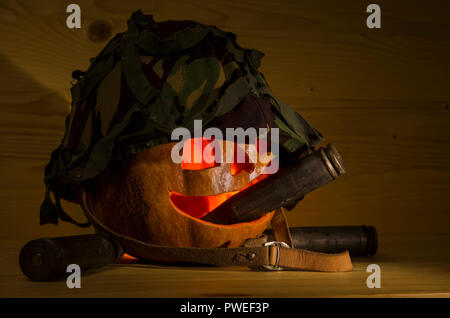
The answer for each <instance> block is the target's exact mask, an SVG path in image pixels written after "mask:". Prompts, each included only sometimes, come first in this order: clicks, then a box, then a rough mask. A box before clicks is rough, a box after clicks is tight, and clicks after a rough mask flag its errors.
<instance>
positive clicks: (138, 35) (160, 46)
mask: <svg viewBox="0 0 450 318" xmlns="http://www.w3.org/2000/svg"><path fill="white" fill-rule="evenodd" d="M262 57H263V53H262V52H260V51H258V50H255V49H247V48H244V47H241V46H240V45H239V44H238V43H237V41H236V36H235V35H234V34H233V33H231V32H225V31H223V30H221V29H219V28H217V27H215V26H208V25H204V24H201V23H198V22H194V21H188V20H184V21H163V22H156V21H155V20H154V19H153V16H152V15H146V14H143V13H142V12H141V11H137V12H135V13H133V14H132V15H131V18H130V19H129V21H128V30H127V31H125V32H123V33H119V34H117V35H115V36H114V37H113V38H112V39H111V40H110V41H109V43H108V44H107V45H106V47H105V48H104V49H103V50H102V51H101V52H100V53H99V54H98V55H97V56H96V57H95V58H94V59H92V61H91V64H90V66H89V68H88V69H87V71H84V72H83V71H76V72H74V73H73V77H74V82H73V86H72V88H71V93H72V109H71V113H70V114H69V115H68V117H67V118H66V130H65V134H64V138H63V140H62V143H61V145H60V146H59V147H58V148H57V149H55V150H54V151H53V153H52V155H51V159H50V162H49V163H48V165H47V167H46V169H45V179H44V181H45V184H46V198H45V200H44V202H43V204H42V206H41V213H40V220H41V224H46V223H53V224H57V223H58V219H61V220H63V221H69V222H72V223H75V224H77V225H79V226H87V225H88V224H87V223H83V224H81V223H78V222H76V221H75V220H73V219H72V218H70V217H69V216H68V215H67V214H66V213H64V211H63V210H62V208H61V204H60V199H61V198H62V199H65V200H68V201H72V202H78V203H79V202H80V193H81V191H83V189H88V190H89V191H88V192H89V195H88V197H89V198H90V200H91V207H92V208H93V209H97V211H100V212H97V216H99V215H101V219H102V220H103V221H104V222H106V223H109V224H108V225H109V226H111V227H114V224H116V228H115V230H117V231H119V232H120V231H121V232H122V233H124V234H126V235H130V236H134V237H136V238H138V239H142V240H147V241H148V240H150V241H151V242H153V243H158V244H162V245H171V244H175V245H186V244H187V245H194V246H203V247H204V246H209V247H211V246H214V247H218V246H222V245H223V246H225V245H226V242H228V241H233V240H232V239H230V238H229V237H228V236H230V235H231V236H233V237H235V236H236V235H237V233H241V234H240V235H238V236H239V237H240V238H239V239H238V240H237V241H233V243H232V244H231V245H239V244H240V243H241V242H242V240H243V239H244V238H245V236H253V235H255V234H258V233H259V232H262V231H263V230H264V228H265V226H267V224H268V221H270V214H268V216H266V217H263V218H262V219H260V220H257V221H255V223H254V224H246V225H233V226H231V227H230V228H228V229H226V227H224V226H217V225H214V224H207V223H208V222H203V221H201V220H198V218H197V219H196V218H195V217H193V216H191V215H187V216H186V215H184V216H185V217H187V218H189V220H190V221H189V222H187V221H186V220H184V221H183V220H182V219H180V217H179V216H177V217H171V216H170V213H169V214H167V213H166V214H164V213H163V214H161V215H160V217H154V218H150V219H145V218H146V217H136V213H137V214H139V213H141V214H142V215H144V216H146V215H159V214H158V213H159V212H161V211H160V210H161V209H162V210H165V209H167V205H166V203H164V204H162V205H161V204H156V203H153V202H154V201H155V202H156V201H157V200H159V201H161V200H163V201H164V200H166V201H167V199H168V198H166V197H164V198H162V197H161V194H160V193H147V194H145V195H140V194H139V193H140V192H146V191H147V192H148V191H150V192H152V191H157V190H156V188H157V187H156V186H155V185H154V184H155V183H158V182H159V184H161V185H164V186H173V187H174V189H164V191H166V190H169V191H172V193H174V191H176V189H175V188H177V184H178V188H179V189H183V191H187V192H189V193H190V194H192V195H194V196H202V195H217V194H219V192H230V191H238V190H239V188H240V187H243V186H245V185H246V184H247V183H248V182H249V181H251V180H250V173H248V174H247V175H245V171H244V173H243V175H244V176H242V175H240V176H239V178H240V179H239V180H240V181H236V182H234V183H233V182H231V183H230V182H228V183H227V185H226V186H223V187H222V188H220V187H219V188H218V187H217V186H215V188H216V190H215V191H212V192H214V193H212V192H211V191H209V190H207V186H205V184H208V182H207V181H205V180H208V178H209V180H215V181H214V182H215V183H216V184H221V182H220V181H218V180H220V178H225V179H226V178H228V177H224V173H225V172H224V171H225V170H226V169H228V168H229V167H225V166H222V167H214V168H212V170H208V171H203V172H199V173H200V175H202V173H203V175H202V176H201V177H200V180H203V181H198V180H197V181H195V182H194V181H192V180H194V179H195V178H194V177H193V176H192V173H193V172H192V171H189V170H188V171H183V169H181V168H180V167H175V166H174V164H173V163H172V162H169V163H164V162H165V161H164V160H166V161H167V160H170V158H167V156H166V155H167V154H168V153H169V147H170V146H171V145H172V142H173V141H172V140H171V133H172V131H173V130H174V129H175V128H177V127H185V128H187V129H189V130H190V131H192V130H193V129H194V120H201V121H202V128H203V129H206V128H208V127H218V128H219V129H222V130H225V129H226V128H229V127H242V128H244V129H246V128H248V127H254V128H261V127H264V128H266V127H268V128H269V129H270V128H279V145H280V148H281V149H282V151H283V154H284V155H286V156H289V155H295V156H297V155H298V154H301V153H303V152H305V151H308V150H310V149H313V148H314V147H315V146H316V145H317V144H318V143H319V142H320V141H321V139H322V135H321V134H320V132H318V131H317V130H316V129H314V128H313V127H312V126H311V125H310V124H308V123H307V122H306V121H305V120H304V119H303V118H302V117H301V116H300V114H298V113H297V112H295V111H294V110H293V109H292V108H291V107H290V106H288V105H287V104H285V103H283V102H281V101H280V100H278V99H277V98H276V97H275V96H274V94H273V93H272V91H271V89H270V88H269V85H268V84H267V82H266V80H265V78H264V76H263V74H262V73H261V72H259V71H258V68H259V67H260V64H261V58H262ZM247 150H248V149H247ZM162 167H165V168H162ZM214 169H216V170H214ZM131 175H132V177H130V176H131ZM137 175H139V177H136V176H137ZM254 177H255V174H253V175H252V178H254ZM144 178H147V179H145V180H144ZM162 178H165V179H170V182H169V181H167V182H165V181H164V182H163V181H161V180H162ZM193 178H194V179H193ZM225 179H223V180H225ZM227 180H228V179H227ZM133 182H134V183H133ZM181 183H182V186H181ZM222 183H223V184H225V182H222ZM151 184H153V185H151ZM188 184H190V185H191V186H190V187H188V186H187V185H188ZM200 184H203V185H204V186H203V187H202V186H201V185H200ZM147 186H148V187H147ZM209 187H210V188H211V187H213V186H212V185H209ZM124 188H127V189H128V190H127V191H130V192H132V193H133V196H132V198H133V200H127V199H126V198H117V196H120V195H121V193H122V194H123V195H124V194H125V193H128V192H127V191H125V190H124ZM152 189H153V190H152ZM202 189H203V190H204V191H203V190H202ZM180 191H181V190H180ZM51 194H53V200H52V196H51ZM168 195H169V194H168ZM102 198H103V199H102ZM105 198H108V200H109V201H108V200H105ZM114 198H117V200H118V201H114ZM139 201H142V202H141V203H139ZM107 202H110V203H111V202H115V203H114V204H112V205H111V204H109V205H108V203H107ZM172 203H173V202H172ZM136 204H137V205H138V206H136ZM105 205H108V208H105ZM111 209H116V210H118V211H114V212H113V211H110V210H111ZM121 209H122V210H121ZM119 210H121V211H119ZM133 211H135V212H136V211H140V212H139V213H138V212H136V213H135V214H134V215H133ZM158 211H159V212H158ZM177 212H180V211H177ZM111 213H116V214H115V215H116V217H114V216H111ZM106 214H108V215H106ZM141 214H140V215H141ZM142 215H141V216H142ZM133 218H134V219H133ZM164 218H168V219H165V220H164ZM113 219H115V220H116V221H114V222H113V221H111V220H113ZM108 220H110V221H108ZM124 220H128V221H124ZM139 222H141V223H139ZM142 222H144V223H145V222H147V223H145V224H144V225H143V223H142ZM151 222H153V223H151ZM158 222H159V224H156V223H158ZM177 222H178V223H177ZM138 223H139V224H140V225H139V224H138ZM150 223H151V224H150ZM117 224H122V225H121V226H118V225H117ZM168 224H172V225H170V226H169V225H168ZM193 224H194V225H193ZM199 224H200V225H201V226H200V225H199ZM131 227H134V228H133V229H130V228H131ZM182 227H190V228H191V231H190V232H189V233H190V234H189V233H188V232H186V231H183V230H180V228H182ZM192 229H195V231H192ZM232 229H234V230H232ZM201 231H209V232H210V234H209V237H210V238H211V237H212V236H214V235H215V234H214V233H216V234H217V233H219V232H220V235H219V234H217V236H218V237H221V239H220V240H210V241H211V242H212V241H213V242H212V243H211V242H210V243H204V241H205V239H204V238H202V235H201V234H199V232H201ZM230 231H231V232H232V233H231V232H230ZM164 233H165V234H164ZM186 233H188V234H186ZM193 233H197V234H193ZM230 233H231V234H230ZM183 235H197V238H196V239H192V238H189V239H184V242H183V239H182V237H183ZM155 236H158V237H159V238H155ZM161 237H163V238H161ZM171 237H178V238H177V239H171ZM206 240H207V239H206ZM186 242H187V243H186ZM222 243H223V244H222ZM224 244H225V245H224Z"/></svg>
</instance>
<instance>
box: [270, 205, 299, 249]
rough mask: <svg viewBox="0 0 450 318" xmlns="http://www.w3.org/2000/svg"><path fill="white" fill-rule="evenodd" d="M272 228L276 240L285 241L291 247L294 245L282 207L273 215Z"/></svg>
mask: <svg viewBox="0 0 450 318" xmlns="http://www.w3.org/2000/svg"><path fill="white" fill-rule="evenodd" d="M272 230H273V237H274V239H275V241H279V242H285V243H286V244H287V245H289V247H294V243H292V237H291V232H290V231H289V226H288V223H287V218H286V215H285V214H284V211H283V209H282V208H279V209H277V210H276V211H275V214H274V215H273V217H272Z"/></svg>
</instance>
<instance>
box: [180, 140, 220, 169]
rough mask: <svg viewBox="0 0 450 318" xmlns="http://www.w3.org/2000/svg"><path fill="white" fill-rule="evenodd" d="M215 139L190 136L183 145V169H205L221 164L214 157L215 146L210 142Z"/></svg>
mask: <svg viewBox="0 0 450 318" xmlns="http://www.w3.org/2000/svg"><path fill="white" fill-rule="evenodd" d="M212 141H213V140H208V139H205V138H190V139H188V140H186V142H185V143H184V145H183V156H182V160H181V169H183V170H203V169H207V168H212V167H216V166H218V165H220V163H217V162H216V161H215V159H214V155H215V148H214V147H211V146H210V144H211V142H212Z"/></svg>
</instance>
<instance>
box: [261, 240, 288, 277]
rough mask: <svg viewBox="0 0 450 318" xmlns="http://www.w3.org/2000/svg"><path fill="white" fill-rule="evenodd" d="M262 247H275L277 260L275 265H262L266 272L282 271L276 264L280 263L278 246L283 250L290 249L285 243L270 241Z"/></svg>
mask: <svg viewBox="0 0 450 318" xmlns="http://www.w3.org/2000/svg"><path fill="white" fill-rule="evenodd" d="M264 246H276V247H277V259H276V261H275V265H273V266H271V265H263V267H264V268H265V269H266V270H269V271H281V270H283V267H280V266H279V265H278V264H279V263H280V246H281V247H284V248H290V246H289V245H287V244H286V243H285V242H279V241H272V242H267V243H264Z"/></svg>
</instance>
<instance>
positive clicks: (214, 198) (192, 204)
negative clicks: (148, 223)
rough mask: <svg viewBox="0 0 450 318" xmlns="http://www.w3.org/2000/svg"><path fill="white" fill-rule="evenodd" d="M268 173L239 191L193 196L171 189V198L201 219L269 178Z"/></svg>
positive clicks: (174, 204)
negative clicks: (240, 193)
mask: <svg viewBox="0 0 450 318" xmlns="http://www.w3.org/2000/svg"><path fill="white" fill-rule="evenodd" d="M268 176H269V175H268V174H260V175H259V176H258V177H256V178H255V179H253V180H252V181H250V183H249V184H247V185H246V186H245V187H244V188H242V189H240V190H238V191H231V192H224V193H220V194H216V195H205V196H191V195H186V194H182V193H179V192H176V191H169V199H170V202H171V203H172V206H173V207H174V208H175V209H176V210H177V211H178V212H180V213H184V214H187V215H190V216H191V217H194V218H197V219H201V218H202V217H204V216H205V215H207V214H208V213H209V212H211V211H212V210H214V209H215V208H217V207H218V206H219V205H221V204H223V203H224V202H225V201H227V200H228V199H230V198H231V197H232V196H233V195H235V194H236V193H239V192H240V191H242V190H244V189H247V188H248V187H251V186H252V185H254V184H255V183H257V182H259V181H261V180H263V179H265V178H267V177H268Z"/></svg>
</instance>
